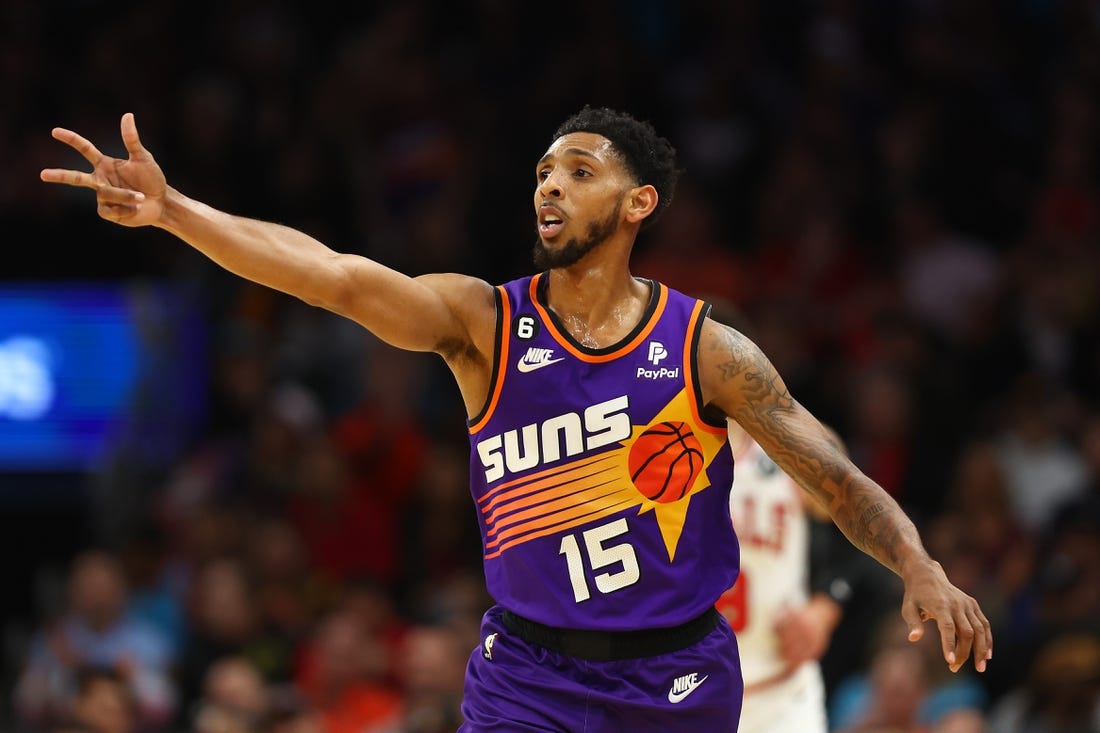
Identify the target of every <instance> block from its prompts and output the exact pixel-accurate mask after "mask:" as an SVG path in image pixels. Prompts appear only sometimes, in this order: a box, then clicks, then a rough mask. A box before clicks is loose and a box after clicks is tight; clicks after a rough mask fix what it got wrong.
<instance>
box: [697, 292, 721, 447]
mask: <svg viewBox="0 0 1100 733" xmlns="http://www.w3.org/2000/svg"><path fill="white" fill-rule="evenodd" d="M710 308H711V306H710V303H708V302H706V301H703V307H702V308H701V309H700V311H699V317H698V318H696V319H695V327H694V328H692V329H691V333H690V334H689V335H688V338H690V339H691V347H690V348H689V349H688V354H689V355H690V359H689V361H690V364H689V366H688V368H689V369H691V391H692V392H693V393H694V394H693V396H694V398H695V404H696V405H698V413H699V419H700V420H702V421H703V422H705V423H706V424H707V425H710V426H711V427H712V428H721V429H723V430H725V429H726V421H725V420H722V421H719V420H718V419H717V418H715V417H708V416H707V412H708V410H707V409H706V405H705V404H703V385H702V383H701V382H700V380H699V341H700V339H702V333H703V322H704V321H706V320H707V316H709V315H710Z"/></svg>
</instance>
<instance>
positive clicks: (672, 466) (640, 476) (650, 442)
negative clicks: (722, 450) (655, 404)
mask: <svg viewBox="0 0 1100 733" xmlns="http://www.w3.org/2000/svg"><path fill="white" fill-rule="evenodd" d="M703 466H704V461H703V447H702V445H700V444H699V439H698V438H696V437H695V433H694V432H692V430H691V427H690V426H688V425H687V423H684V422H679V421H672V420H666V421H663V422H659V423H656V424H655V425H652V426H650V427H648V428H646V429H645V430H644V431H642V433H641V434H639V435H638V436H637V437H636V438H635V439H634V442H633V443H632V444H631V446H630V453H629V455H628V457H627V467H628V468H629V470H630V480H631V481H632V482H633V484H634V486H635V488H637V489H638V491H639V492H641V494H642V496H644V497H646V498H647V499H649V500H650V501H655V502H657V503H659V504H668V503H670V502H674V501H679V500H680V499H683V498H684V497H685V496H687V495H688V493H689V492H690V491H691V489H692V487H693V486H695V481H696V479H698V478H699V474H700V473H702V471H703Z"/></svg>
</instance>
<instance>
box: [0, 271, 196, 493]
mask: <svg viewBox="0 0 1100 733" xmlns="http://www.w3.org/2000/svg"><path fill="white" fill-rule="evenodd" d="M205 341H206V339H205V333H204V329H203V327H202V325H201V320H200V318H199V316H198V314H197V313H196V312H195V309H194V308H189V307H188V306H187V299H186V298H185V297H183V296H182V295H181V294H180V293H177V292H174V291H173V290H172V289H171V288H168V287H164V286H158V285H149V284H140V285H139V284H35V285H27V284H16V285H3V284H0V471H5V470H7V471H57V472H66V471H85V470H92V469H94V468H95V467H96V464H97V462H100V461H103V460H107V459H108V458H109V457H111V456H114V457H118V455H119V453H120V452H125V453H126V454H127V455H129V457H132V458H133V459H134V460H136V461H141V462H144V463H150V462H153V463H155V462H157V461H158V460H160V459H168V458H169V457H170V454H171V453H172V452H173V450H176V449H178V448H179V446H180V445H181V444H182V442H183V441H184V440H185V439H186V433H187V432H188V431H189V430H191V429H193V428H194V427H195V426H196V424H197V422H198V420H200V419H201V417H202V415H203V414H204V409H205V393H204V388H205V356H206V353H205Z"/></svg>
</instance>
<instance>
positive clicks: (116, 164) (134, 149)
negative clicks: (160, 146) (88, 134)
mask: <svg viewBox="0 0 1100 733" xmlns="http://www.w3.org/2000/svg"><path fill="white" fill-rule="evenodd" d="M53 137H54V138H55V139H57V140H60V141H61V142H63V143H65V144H66V145H68V146H69V147H71V148H73V149H74V150H76V151H77V152H78V153H80V154H81V155H83V156H84V159H85V160H87V161H88V162H89V163H91V164H92V171H91V172H90V173H85V172H83V171H76V170H67V169H64V168H46V169H45V170H43V171H42V173H41V174H40V176H41V178H42V180H43V181H46V182H47V183H64V184H65V185H68V186H80V187H83V188H90V189H92V190H94V191H95V192H96V203H97V204H98V209H97V213H98V214H99V215H100V216H101V217H102V218H104V219H106V220H107V221H113V222H115V223H116V224H122V225H123V226H129V227H138V226H145V225H147V224H153V223H154V222H156V221H157V220H158V219H159V218H160V215H161V212H162V211H163V208H164V196H165V193H166V192H167V189H168V186H167V183H166V182H165V179H164V173H163V171H161V169H160V166H159V165H157V162H156V161H155V160H153V156H152V154H151V153H150V152H149V151H148V150H146V149H145V147H144V146H143V145H142V144H141V139H140V138H139V137H138V131H137V124H136V123H135V122H134V115H133V114H132V113H130V112H127V113H126V114H124V115H123V116H122V142H123V144H125V146H126V152H127V154H128V155H129V157H128V158H127V159H126V160H122V159H120V158H112V157H110V156H108V155H104V154H103V153H101V152H100V151H99V149H98V148H97V147H96V146H95V145H93V144H92V142H91V141H90V140H88V139H86V138H84V137H82V136H81V135H78V134H77V133H75V132H73V131H72V130H66V129H65V128H63V127H55V128H54V129H53Z"/></svg>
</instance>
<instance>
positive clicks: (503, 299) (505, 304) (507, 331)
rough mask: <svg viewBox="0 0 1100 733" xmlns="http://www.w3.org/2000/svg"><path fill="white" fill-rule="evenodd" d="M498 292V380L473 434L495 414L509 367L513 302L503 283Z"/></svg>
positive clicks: (471, 428) (498, 287) (472, 426)
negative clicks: (509, 298) (510, 300)
mask: <svg viewBox="0 0 1100 733" xmlns="http://www.w3.org/2000/svg"><path fill="white" fill-rule="evenodd" d="M497 292H499V293H500V324H499V328H500V356H499V357H498V358H497V368H496V370H495V371H496V381H495V382H494V383H493V386H492V396H491V397H490V398H489V404H488V405H486V407H485V411H484V413H483V414H482V415H481V419H479V420H478V421H477V422H476V423H474V424H473V425H471V426H470V434H471V435H474V434H475V433H477V431H479V430H481V429H482V428H483V427H485V423H487V422H489V418H491V417H492V416H493V412H494V411H495V410H496V407H497V402H498V401H499V400H500V392H501V389H503V387H504V373H505V371H507V368H508V346H509V341H510V340H511V335H512V334H511V323H512V304H511V302H509V300H508V291H506V290H505V289H504V286H503V285H498V286H497Z"/></svg>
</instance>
